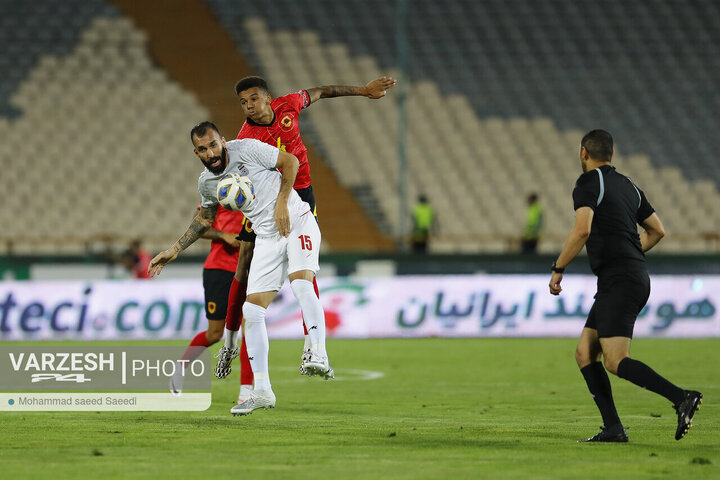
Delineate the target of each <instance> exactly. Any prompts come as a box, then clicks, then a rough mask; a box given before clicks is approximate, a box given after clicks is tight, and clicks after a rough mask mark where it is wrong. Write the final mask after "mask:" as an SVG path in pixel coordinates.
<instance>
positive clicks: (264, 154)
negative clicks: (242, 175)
mask: <svg viewBox="0 0 720 480" xmlns="http://www.w3.org/2000/svg"><path fill="white" fill-rule="evenodd" d="M237 149H238V153H240V157H241V158H242V160H243V162H245V163H254V164H255V165H260V166H261V167H263V168H265V169H267V170H273V169H275V167H276V166H277V161H278V155H280V150H278V149H277V148H275V147H273V146H272V145H268V144H267V143H264V142H261V141H260V140H255V139H254V138H246V139H244V140H238V146H237Z"/></svg>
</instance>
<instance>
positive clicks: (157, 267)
mask: <svg viewBox="0 0 720 480" xmlns="http://www.w3.org/2000/svg"><path fill="white" fill-rule="evenodd" d="M217 209H218V206H217V205H213V206H211V207H208V208H201V209H200V212H199V213H198V214H197V215H196V216H195V218H193V221H192V223H191V224H190V226H189V227H188V229H187V230H186V231H185V233H184V234H183V236H182V237H180V238H179V239H178V240H177V242H175V243H174V244H173V246H172V247H170V248H168V249H167V250H165V251H164V252H160V253H158V254H157V255H156V256H155V258H153V259H152V260H151V261H150V265H148V273H149V274H150V276H151V277H154V276H155V275H159V274H160V272H161V271H162V269H163V267H165V265H167V264H168V263H170V262H172V261H173V260H175V259H176V258H177V256H178V254H180V252H182V251H183V250H185V249H186V248H187V247H189V246H190V245H192V244H193V242H195V240H197V239H198V238H200V236H201V235H202V234H203V233H205V232H206V231H207V230H208V229H209V228H210V227H211V226H212V224H213V221H214V220H215V214H216V213H217Z"/></svg>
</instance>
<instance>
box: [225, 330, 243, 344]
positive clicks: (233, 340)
mask: <svg viewBox="0 0 720 480" xmlns="http://www.w3.org/2000/svg"><path fill="white" fill-rule="evenodd" d="M239 338H240V330H228V329H227V328H225V348H235V347H237V346H238V342H239V341H240V340H239Z"/></svg>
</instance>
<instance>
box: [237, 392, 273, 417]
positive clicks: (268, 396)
mask: <svg viewBox="0 0 720 480" xmlns="http://www.w3.org/2000/svg"><path fill="white" fill-rule="evenodd" d="M258 408H262V409H264V410H266V409H268V408H275V394H274V393H273V391H272V390H270V389H268V390H253V391H252V393H251V394H250V398H248V399H247V400H245V401H244V402H242V403H240V404H238V405H235V406H234V407H232V408H231V409H230V413H232V414H233V415H235V416H237V415H247V414H249V413H251V412H252V411H253V410H257V409H258Z"/></svg>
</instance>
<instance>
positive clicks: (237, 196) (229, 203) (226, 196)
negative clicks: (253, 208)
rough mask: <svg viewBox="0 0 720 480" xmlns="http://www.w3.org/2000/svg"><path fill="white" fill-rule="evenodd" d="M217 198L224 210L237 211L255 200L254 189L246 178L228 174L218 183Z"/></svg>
mask: <svg viewBox="0 0 720 480" xmlns="http://www.w3.org/2000/svg"><path fill="white" fill-rule="evenodd" d="M217 198H218V203H219V204H220V205H222V206H223V207H224V208H227V209H228V210H233V211H238V210H241V209H243V208H245V207H247V206H249V205H250V203H252V201H253V200H255V187H254V186H253V184H252V182H251V181H250V179H249V178H248V177H245V176H241V175H238V174H237V173H228V174H227V175H225V176H224V177H222V178H221V179H220V182H218V186H217Z"/></svg>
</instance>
